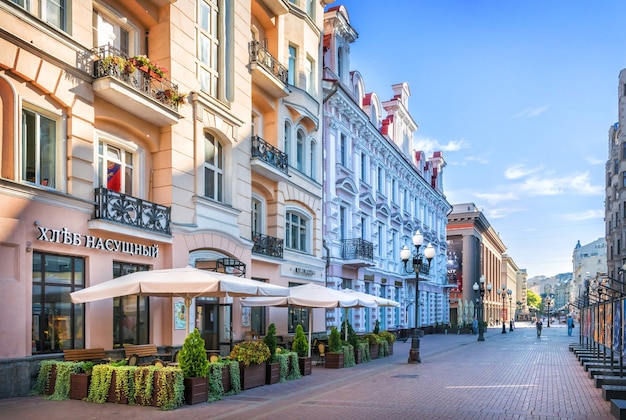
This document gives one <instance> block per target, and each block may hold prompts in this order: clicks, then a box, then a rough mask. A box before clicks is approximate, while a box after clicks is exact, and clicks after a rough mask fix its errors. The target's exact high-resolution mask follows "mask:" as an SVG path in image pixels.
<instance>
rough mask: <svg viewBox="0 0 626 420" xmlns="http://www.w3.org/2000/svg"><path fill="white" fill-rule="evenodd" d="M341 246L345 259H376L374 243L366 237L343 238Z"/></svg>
mask: <svg viewBox="0 0 626 420" xmlns="http://www.w3.org/2000/svg"><path fill="white" fill-rule="evenodd" d="M341 248H342V254H343V259H344V260H367V261H373V260H374V244H373V243H371V242H369V241H366V240H364V239H361V238H356V239H343V240H342V241H341Z"/></svg>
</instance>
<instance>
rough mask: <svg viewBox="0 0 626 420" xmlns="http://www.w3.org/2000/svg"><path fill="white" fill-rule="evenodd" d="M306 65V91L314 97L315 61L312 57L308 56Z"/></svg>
mask: <svg viewBox="0 0 626 420" xmlns="http://www.w3.org/2000/svg"><path fill="white" fill-rule="evenodd" d="M304 65H305V68H304V75H305V83H306V86H305V87H304V90H306V91H307V92H309V93H310V94H311V95H314V94H315V61H313V59H312V58H311V57H309V56H307V58H306V60H305V64H304Z"/></svg>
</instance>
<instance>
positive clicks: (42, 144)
mask: <svg viewBox="0 0 626 420" xmlns="http://www.w3.org/2000/svg"><path fill="white" fill-rule="evenodd" d="M58 119H59V118H58V117H54V116H53V115H51V114H43V113H41V112H37V111H35V110H32V109H26V108H24V109H22V179H23V180H24V181H27V182H32V183H34V184H39V185H42V186H44V187H48V188H57V177H58V174H57V161H62V159H59V157H60V156H59V150H57V148H58V144H57V143H58V142H57V139H58V137H59V133H58Z"/></svg>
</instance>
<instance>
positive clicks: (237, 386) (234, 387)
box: [228, 360, 241, 395]
mask: <svg viewBox="0 0 626 420" xmlns="http://www.w3.org/2000/svg"><path fill="white" fill-rule="evenodd" d="M228 363H229V366H230V392H229V393H228V395H236V394H239V393H240V392H241V374H240V372H239V362H237V361H236V360H231V361H230V362H228Z"/></svg>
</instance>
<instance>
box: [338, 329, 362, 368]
mask: <svg viewBox="0 0 626 420" xmlns="http://www.w3.org/2000/svg"><path fill="white" fill-rule="evenodd" d="M346 329H347V330H348V334H347V336H348V343H349V344H350V345H351V346H352V348H353V349H354V356H353V357H354V363H355V364H359V363H362V362H363V353H362V351H361V347H360V346H359V337H358V336H357V335H356V331H354V328H352V324H350V322H349V321H348V320H347V319H346V320H345V321H343V323H342V324H341V336H342V337H345V336H346V331H345V330H346ZM344 362H345V361H344Z"/></svg>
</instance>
